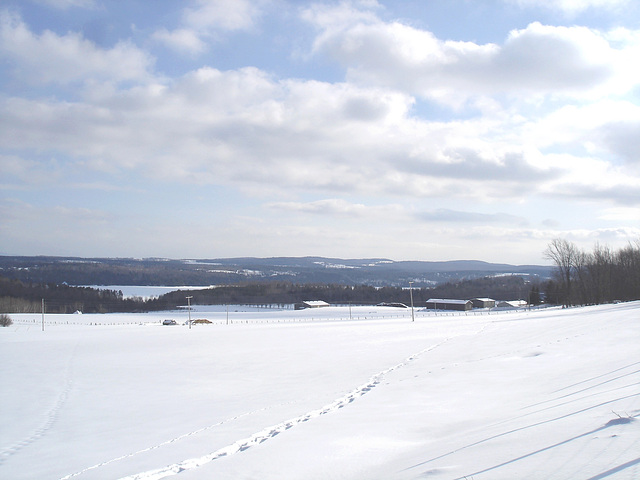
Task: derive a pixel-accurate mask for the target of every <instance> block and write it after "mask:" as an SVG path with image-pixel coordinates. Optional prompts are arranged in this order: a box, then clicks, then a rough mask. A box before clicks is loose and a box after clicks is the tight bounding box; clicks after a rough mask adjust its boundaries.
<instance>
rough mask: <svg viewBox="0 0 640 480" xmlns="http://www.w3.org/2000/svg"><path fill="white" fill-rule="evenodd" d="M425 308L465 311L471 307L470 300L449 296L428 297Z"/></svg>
mask: <svg viewBox="0 0 640 480" xmlns="http://www.w3.org/2000/svg"><path fill="white" fill-rule="evenodd" d="M427 308H428V309H432V310H460V311H463V312H464V311H467V310H471V309H472V308H473V303H472V302H471V300H454V299H449V298H430V299H429V300H427Z"/></svg>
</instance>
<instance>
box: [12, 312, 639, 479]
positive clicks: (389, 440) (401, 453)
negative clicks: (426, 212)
mask: <svg viewBox="0 0 640 480" xmlns="http://www.w3.org/2000/svg"><path fill="white" fill-rule="evenodd" d="M237 310H239V309H236V308H232V309H231V310H230V312H229V314H228V317H227V312H226V310H223V309H220V308H219V309H218V310H217V311H208V309H207V307H198V310H197V311H194V312H193V313H192V315H193V318H194V319H195V318H206V319H209V320H211V321H212V322H213V323H212V324H210V325H194V326H193V328H191V329H189V328H188V327H187V326H186V325H184V324H183V322H184V321H185V320H186V312H184V311H181V312H162V313H155V314H148V315H134V314H126V315H125V314H119V315H116V314H113V315H66V316H64V315H60V316H54V315H48V316H47V318H46V322H47V323H46V328H45V331H42V328H41V317H40V316H39V315H33V314H30V315H26V314H25V315H12V318H13V319H14V322H15V323H14V325H12V326H11V327H7V328H0V382H1V383H2V386H3V387H2V389H0V401H1V406H2V408H1V409H0V478H5V479H13V480H19V479H77V480H81V479H118V478H129V479H139V480H149V479H159V478H165V477H172V476H174V477H175V478H178V479H213V478H215V479H234V480H236V479H260V480H264V479H327V478H332V479H463V478H467V479H471V478H473V479H474V480H479V479H492V480H493V479H516V478H517V479H525V478H527V479H567V478H572V479H591V480H594V479H604V478H607V479H632V478H640V453H639V452H640V420H639V419H638V417H639V416H640V302H633V303H626V304H618V305H605V306H598V307H585V308H574V309H565V310H563V309H546V310H540V311H532V312H526V311H522V312H509V313H502V314H495V312H493V313H491V314H488V313H487V312H484V313H483V314H476V315H472V314H467V315H465V314H464V313H462V314H456V315H451V314H449V315H448V316H441V315H439V316H436V315H434V314H433V312H430V313H427V312H416V321H415V322H411V312H410V310H408V309H395V308H389V307H377V308H376V307H353V308H352V309H351V311H350V310H349V308H346V307H345V308H339V307H330V308H325V309H318V310H305V311H274V310H271V311H258V310H254V311H249V310H247V311H237ZM165 318H174V319H176V320H178V325H168V326H163V325H161V322H162V320H163V319H165Z"/></svg>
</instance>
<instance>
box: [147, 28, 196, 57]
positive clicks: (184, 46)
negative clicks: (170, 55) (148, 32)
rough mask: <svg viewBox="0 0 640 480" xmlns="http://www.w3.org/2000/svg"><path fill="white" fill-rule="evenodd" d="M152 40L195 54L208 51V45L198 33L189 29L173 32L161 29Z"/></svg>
mask: <svg viewBox="0 0 640 480" xmlns="http://www.w3.org/2000/svg"><path fill="white" fill-rule="evenodd" d="M152 38H154V39H155V40H158V41H159V42H162V43H165V44H167V45H169V46H171V48H173V49H175V50H183V51H187V52H193V53H201V52H203V51H204V50H206V45H207V44H206V43H205V42H204V41H202V39H201V38H200V35H199V34H198V33H197V32H195V31H194V30H190V29H187V28H178V29H176V30H172V31H169V30H167V29H166V28H161V29H160V30H157V31H155V32H154V33H153V35H152Z"/></svg>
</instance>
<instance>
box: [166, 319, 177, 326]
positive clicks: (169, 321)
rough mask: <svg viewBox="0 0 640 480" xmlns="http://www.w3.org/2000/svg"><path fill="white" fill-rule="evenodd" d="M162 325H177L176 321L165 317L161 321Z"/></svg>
mask: <svg viewBox="0 0 640 480" xmlns="http://www.w3.org/2000/svg"><path fill="white" fill-rule="evenodd" d="M162 324H163V325H177V323H176V321H175V320H173V319H171V318H167V319H166V320H163V321H162Z"/></svg>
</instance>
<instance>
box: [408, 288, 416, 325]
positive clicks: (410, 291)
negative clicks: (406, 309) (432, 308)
mask: <svg viewBox="0 0 640 480" xmlns="http://www.w3.org/2000/svg"><path fill="white" fill-rule="evenodd" d="M409 295H410V296H411V321H412V322H415V321H416V317H415V316H414V314H413V282H409Z"/></svg>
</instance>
